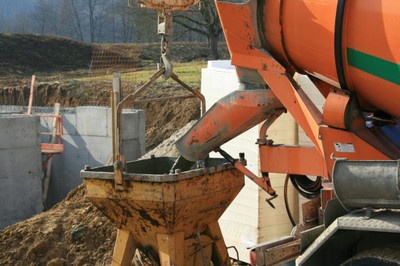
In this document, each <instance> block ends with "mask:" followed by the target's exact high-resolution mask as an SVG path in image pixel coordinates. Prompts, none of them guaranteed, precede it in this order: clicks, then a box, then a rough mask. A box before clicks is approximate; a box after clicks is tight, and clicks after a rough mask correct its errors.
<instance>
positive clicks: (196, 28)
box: [174, 0, 222, 59]
mask: <svg viewBox="0 0 400 266" xmlns="http://www.w3.org/2000/svg"><path fill="white" fill-rule="evenodd" d="M200 3H201V9H200V11H199V12H198V13H194V12H178V13H177V14H175V16H174V22H175V23H177V24H179V25H181V26H183V27H185V28H187V29H188V30H190V31H193V32H196V33H198V34H200V35H203V36H205V37H206V38H207V40H208V48H209V58H210V59H219V54H218V38H219V36H220V35H221V33H222V28H221V24H220V22H219V17H218V12H217V9H216V7H215V3H214V1H213V0H201V1H200Z"/></svg>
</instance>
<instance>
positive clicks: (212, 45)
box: [208, 34, 219, 60]
mask: <svg viewBox="0 0 400 266" xmlns="http://www.w3.org/2000/svg"><path fill="white" fill-rule="evenodd" d="M208 49H209V50H208V59H210V60H218V59H219V54H218V36H215V35H214V34H210V35H209V38H208Z"/></svg>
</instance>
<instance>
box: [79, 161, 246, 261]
mask: <svg viewBox="0 0 400 266" xmlns="http://www.w3.org/2000/svg"><path fill="white" fill-rule="evenodd" d="M174 161H175V158H167V157H163V158H152V159H148V160H140V161H135V162H130V163H128V164H127V173H124V176H123V178H124V184H125V189H124V190H122V191H117V190H115V188H114V170H113V167H112V166H106V167H99V168H95V169H86V170H84V171H82V172H81V176H82V177H83V178H84V182H85V185H86V196H87V198H88V199H89V200H90V201H91V202H92V203H93V204H94V205H95V206H96V207H97V208H98V209H99V210H101V211H102V212H103V213H104V214H105V215H106V216H107V217H108V218H109V219H110V220H111V221H112V222H113V223H115V225H116V226H117V227H118V229H119V230H118V236H117V240H116V244H115V247H114V255H113V265H131V261H132V257H133V255H134V252H135V250H136V249H137V248H138V249H140V250H141V252H143V253H145V255H146V256H147V257H148V258H149V259H150V260H151V261H153V262H155V263H157V264H159V263H160V264H161V265H175V266H180V265H182V266H183V265H210V262H211V261H213V263H214V265H230V262H229V257H228V253H227V251H226V246H225V243H224V240H223V238H222V235H221V231H220V228H219V225H218V222H217V221H218V219H219V217H220V216H221V215H222V213H223V212H224V211H225V210H226V208H227V207H228V206H229V204H230V203H231V202H232V200H233V199H234V198H235V197H236V195H237V194H238V193H239V191H240V190H241V189H242V187H243V185H244V177H243V175H242V174H241V173H240V172H238V171H237V170H236V169H235V168H233V166H232V165H231V164H230V163H227V161H225V160H223V159H208V160H207V161H206V166H207V167H206V168H197V169H194V170H190V171H186V172H179V171H176V172H177V173H173V174H169V173H168V172H169V169H170V168H171V167H172V165H173V163H174ZM157 264H155V265H157Z"/></svg>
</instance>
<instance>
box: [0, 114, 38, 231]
mask: <svg viewBox="0 0 400 266" xmlns="http://www.w3.org/2000/svg"><path fill="white" fill-rule="evenodd" d="M0 169H1V170H0V202H1V204H0V229H2V228H4V227H6V226H8V225H11V224H13V223H15V222H17V221H21V220H24V219H26V218H29V217H31V216H33V215H35V214H37V213H40V212H41V211H42V209H43V205H42V180H41V179H42V171H41V147H40V136H39V117H0Z"/></svg>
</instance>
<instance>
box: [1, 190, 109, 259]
mask: <svg viewBox="0 0 400 266" xmlns="http://www.w3.org/2000/svg"><path fill="white" fill-rule="evenodd" d="M115 238H116V229H115V228H114V226H113V225H112V224H111V222H110V221H109V220H108V219H107V218H106V217H104V216H103V215H102V214H101V213H100V212H99V211H98V210H97V209H96V208H95V207H93V206H92V204H91V203H90V202H89V201H87V200H86V198H85V197H84V187H83V185H81V186H79V187H78V188H76V189H74V190H73V191H71V192H70V193H69V194H68V196H67V197H66V198H65V199H64V200H63V201H62V202H60V203H59V204H57V205H56V206H54V207H53V208H52V209H50V210H49V211H47V212H44V213H41V214H39V215H37V216H34V217H33V218H31V219H28V220H25V221H22V222H19V223H16V224H14V225H12V226H9V227H7V228H5V229H4V230H3V231H1V232H0V250H1V252H0V265H21V266H25V265H53V266H55V265H85V264H86V265H103V263H105V264H107V265H108V264H110V262H111V257H112V247H113V245H114V241H115Z"/></svg>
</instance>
